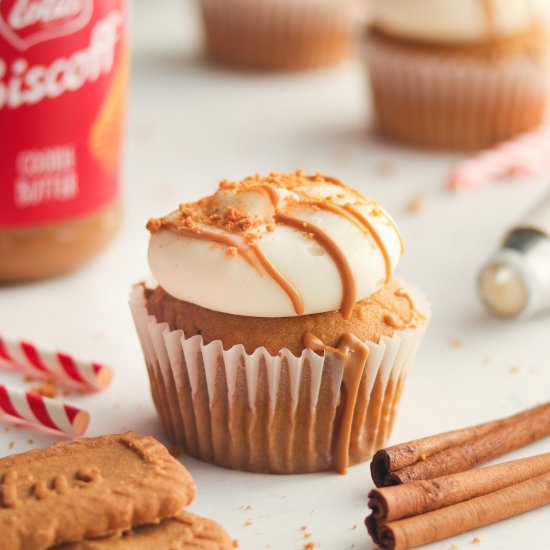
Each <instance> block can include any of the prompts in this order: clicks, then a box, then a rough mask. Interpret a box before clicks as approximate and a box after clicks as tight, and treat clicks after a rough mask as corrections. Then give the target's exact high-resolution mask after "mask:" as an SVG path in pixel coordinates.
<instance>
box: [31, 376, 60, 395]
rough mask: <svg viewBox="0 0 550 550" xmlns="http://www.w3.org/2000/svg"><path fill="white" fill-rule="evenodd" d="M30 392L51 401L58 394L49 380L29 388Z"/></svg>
mask: <svg viewBox="0 0 550 550" xmlns="http://www.w3.org/2000/svg"><path fill="white" fill-rule="evenodd" d="M30 391H31V392H33V393H37V394H38V395H41V396H43V397H49V398H51V399H53V398H54V397H57V394H58V393H59V390H58V388H57V386H56V385H55V384H54V383H53V382H51V381H50V380H46V381H45V382H42V384H40V386H35V387H33V388H31V389H30Z"/></svg>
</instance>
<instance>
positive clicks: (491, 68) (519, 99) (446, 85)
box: [364, 35, 550, 150]
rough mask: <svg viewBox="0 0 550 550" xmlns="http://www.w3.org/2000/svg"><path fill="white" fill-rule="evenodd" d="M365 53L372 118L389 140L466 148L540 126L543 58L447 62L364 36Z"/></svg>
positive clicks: (546, 63) (546, 86)
mask: <svg viewBox="0 0 550 550" xmlns="http://www.w3.org/2000/svg"><path fill="white" fill-rule="evenodd" d="M364 54H365V60H366V64H367V68H368V71H369V73H370V83H371V91H372V98H373V103H374V115H375V119H376V122H377V125H378V127H379V129H380V131H381V132H382V133H384V134H385V135H386V136H388V137H390V138H392V139H395V140H398V141H403V142H407V143H412V144H415V145H422V146H428V147H436V148H447V149H465V150H466V149H468V150H473V149H481V148H484V147H487V146H490V145H492V144H494V143H497V142H499V141H504V140H506V139H509V138H510V137H512V136H514V135H516V134H519V133H522V132H526V131H528V130H531V129H533V128H535V127H536V126H538V125H540V124H541V123H542V121H543V120H544V114H545V110H546V106H547V103H548V96H549V93H550V73H549V69H550V55H547V56H542V57H541V58H540V59H538V58H534V57H532V56H529V55H528V54H524V55H514V56H509V57H504V58H503V59H500V60H498V61H496V60H491V59H488V58H482V57H480V56H475V55H471V56H468V57H467V56H464V57H460V58H458V57H456V56H454V57H449V56H446V55H445V54H442V53H441V54H438V53H437V52H436V50H435V49H434V53H428V52H422V51H418V50H415V49H414V46H413V47H410V48H407V47H406V46H404V45H401V44H396V45H394V44H392V43H391V42H390V40H389V39H380V38H377V37H376V36H371V35H369V36H368V38H367V39H366V42H365V47H364ZM549 54H550V46H549Z"/></svg>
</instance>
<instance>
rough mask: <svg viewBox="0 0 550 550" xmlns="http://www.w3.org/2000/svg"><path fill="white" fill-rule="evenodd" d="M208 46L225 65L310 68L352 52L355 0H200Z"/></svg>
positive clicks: (355, 21)
mask: <svg viewBox="0 0 550 550" xmlns="http://www.w3.org/2000/svg"><path fill="white" fill-rule="evenodd" d="M200 7H201V13H202V17H203V21H204V31H205V38H206V47H207V51H208V53H209V54H210V56H211V57H212V58H214V59H216V60H218V61H221V62H223V63H228V64H231V65H240V66H244V67H249V68H255V69H279V70H297V69H311V68H315V67H322V66H325V65H330V64H332V63H336V62H338V61H340V60H342V59H343V58H344V57H346V56H347V55H348V54H349V53H350V50H351V38H352V36H351V34H352V29H353V26H354V23H355V24H357V22H358V17H359V7H360V2H359V1H358V0H261V1H258V0H200Z"/></svg>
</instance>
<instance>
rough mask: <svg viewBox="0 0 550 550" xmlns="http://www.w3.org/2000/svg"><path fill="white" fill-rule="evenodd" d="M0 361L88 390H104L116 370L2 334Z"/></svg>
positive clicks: (0, 338)
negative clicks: (8, 337)
mask: <svg viewBox="0 0 550 550" xmlns="http://www.w3.org/2000/svg"><path fill="white" fill-rule="evenodd" d="M0 360H3V361H7V362H8V363H10V365H11V366H12V367H14V368H16V369H18V370H25V371H27V372H29V371H34V372H35V373H36V374H39V375H41V376H44V377H47V378H54V379H57V380H61V381H64V382H69V383H72V384H76V385H78V386H80V387H81V388H84V389H86V390H93V391H97V390H103V389H105V388H106V387H107V386H108V385H109V382H110V381H111V379H112V377H113V371H112V369H110V368H109V367H106V366H105V365H100V364H99V363H89V362H86V361H80V360H78V359H75V358H74V357H73V356H71V355H69V354H67V353H61V352H51V351H45V350H42V349H40V348H38V347H36V346H35V345H33V344H31V343H29V342H26V341H24V340H21V341H15V340H8V339H6V338H2V336H1V335H0Z"/></svg>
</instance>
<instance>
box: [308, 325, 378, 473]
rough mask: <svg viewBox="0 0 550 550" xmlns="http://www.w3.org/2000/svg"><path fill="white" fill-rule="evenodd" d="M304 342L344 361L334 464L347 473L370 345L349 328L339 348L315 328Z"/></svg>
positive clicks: (339, 342)
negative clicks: (356, 408)
mask: <svg viewBox="0 0 550 550" xmlns="http://www.w3.org/2000/svg"><path fill="white" fill-rule="evenodd" d="M303 344H304V346H305V347H306V348H311V349H313V350H314V351H324V352H332V353H334V354H335V355H337V356H338V357H339V358H340V359H341V360H342V362H343V363H344V374H343V382H342V401H341V403H340V406H341V407H342V414H341V416H340V422H339V426H338V429H337V430H336V431H335V433H336V436H335V439H334V452H333V454H334V459H333V465H334V469H335V470H336V471H337V472H338V473H339V474H345V473H347V469H348V466H349V448H350V443H351V431H352V427H353V416H354V414H355V407H356V405H357V398H358V396H359V387H360V385H361V378H362V377H363V373H364V372H365V368H366V365H367V359H368V357H369V348H368V347H367V346H366V344H364V343H363V342H361V340H359V339H358V338H357V337H355V336H353V334H350V333H349V332H346V333H345V334H343V335H342V336H341V338H340V340H339V341H338V347H336V348H332V347H330V346H327V345H326V344H324V343H323V342H322V341H321V340H320V339H319V338H317V336H315V335H314V334H312V333H311V332H306V333H305V334H304V336H303Z"/></svg>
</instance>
